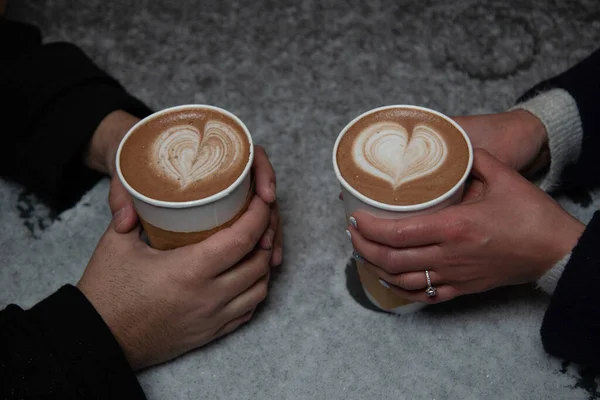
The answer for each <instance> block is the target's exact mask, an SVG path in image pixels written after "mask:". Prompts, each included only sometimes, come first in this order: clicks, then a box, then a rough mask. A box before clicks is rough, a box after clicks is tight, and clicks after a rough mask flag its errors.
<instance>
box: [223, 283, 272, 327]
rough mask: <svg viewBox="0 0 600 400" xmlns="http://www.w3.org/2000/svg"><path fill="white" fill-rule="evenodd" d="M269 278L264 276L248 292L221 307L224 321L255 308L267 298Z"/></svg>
mask: <svg viewBox="0 0 600 400" xmlns="http://www.w3.org/2000/svg"><path fill="white" fill-rule="evenodd" d="M268 286H269V276H268V275H266V276H264V277H263V278H261V279H260V280H258V281H257V282H255V283H254V284H253V285H252V286H251V287H250V288H249V289H248V290H246V291H245V292H244V293H242V294H240V295H239V296H237V297H235V298H234V299H232V300H231V301H230V302H229V303H227V304H226V305H225V307H223V311H222V315H223V320H224V321H230V320H232V319H234V318H237V317H238V316H240V315H243V314H245V313H247V312H248V311H250V310H253V309H254V308H256V306H257V305H258V304H260V303H261V302H263V301H264V300H265V299H266V298H267V292H268Z"/></svg>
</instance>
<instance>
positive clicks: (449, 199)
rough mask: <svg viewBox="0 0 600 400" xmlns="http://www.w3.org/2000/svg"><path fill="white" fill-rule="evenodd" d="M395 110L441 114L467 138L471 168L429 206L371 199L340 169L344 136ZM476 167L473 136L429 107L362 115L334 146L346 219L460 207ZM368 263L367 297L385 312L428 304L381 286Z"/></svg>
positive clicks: (363, 273) (364, 273)
mask: <svg viewBox="0 0 600 400" xmlns="http://www.w3.org/2000/svg"><path fill="white" fill-rule="evenodd" d="M391 108H402V109H412V110H420V111H424V112H427V113H430V114H434V115H437V116H439V117H441V118H443V119H445V120H446V121H448V122H449V123H451V124H452V125H453V126H454V127H455V128H456V129H457V130H458V131H459V132H460V133H461V134H462V135H463V137H464V139H465V141H466V142H467V147H468V149H469V161H468V164H467V168H466V170H465V173H464V174H463V176H462V177H461V178H460V180H459V181H458V182H457V183H456V184H455V185H454V186H453V187H452V188H451V189H450V190H448V191H447V192H446V193H444V194H443V195H441V196H439V197H437V198H435V199H433V200H430V201H427V202H425V203H420V204H414V205H410V206H394V205H390V204H385V203H381V202H379V201H376V200H373V199H370V198H368V197H367V196H365V195H363V194H362V193H360V192H358V191H357V190H356V189H354V188H353V187H352V186H350V184H349V183H348V182H347V181H346V180H345V179H344V177H343V176H342V174H341V173H340V169H339V167H338V165H337V150H338V146H339V144H340V141H341V139H342V137H343V136H344V134H345V133H346V132H347V131H348V129H349V128H350V127H351V126H352V125H354V124H355V123H356V122H357V121H358V120H360V119H362V118H364V117H366V116H367V115H370V114H372V113H375V112H378V111H381V110H387V109H391ZM472 166H473V147H472V145H471V141H470V140H469V137H468V136H467V134H466V132H465V131H464V130H463V129H462V128H461V127H460V125H458V124H457V123H456V122H454V121H453V120H452V119H450V118H449V117H447V116H445V115H444V114H442V113H439V112H437V111H434V110H431V109H428V108H424V107H418V106H411V105H392V106H385V107H379V108H375V109H373V110H370V111H367V112H365V113H363V114H361V115H359V116H358V117H356V118H354V119H353V120H352V121H350V123H348V125H346V126H345V127H344V129H342V131H341V132H340V134H339V136H338V138H337V140H336V141H335V145H334V147H333V169H334V171H335V176H336V177H337V179H338V181H339V182H340V185H341V187H342V194H343V197H344V208H345V211H346V219H348V218H349V217H350V215H352V213H354V212H356V211H363V212H367V213H369V214H371V215H373V216H375V217H377V218H386V219H402V218H406V217H412V216H416V215H421V214H428V213H432V212H435V211H438V210H440V209H442V208H445V207H448V206H450V205H453V204H457V203H459V202H460V201H461V199H462V195H463V190H464V186H465V182H466V180H467V178H468V177H469V175H470V173H471V168H472ZM365 264H369V262H368V261H366V260H365V263H364V264H360V263H358V262H357V263H356V266H357V268H358V273H359V276H360V280H361V283H362V285H363V289H364V291H365V294H366V295H367V297H368V298H369V300H371V302H372V303H373V304H374V305H376V306H377V307H379V308H380V309H382V310H385V311H388V312H391V313H395V314H407V313H411V312H414V311H417V310H420V309H422V308H423V307H424V306H425V304H424V303H415V302H410V301H408V300H406V299H402V298H400V297H399V296H398V295H397V294H396V293H395V292H393V291H392V290H390V289H389V288H386V287H384V286H383V285H382V284H381V283H379V278H378V277H376V276H375V275H374V274H373V273H372V272H370V270H369V269H368V268H366V267H365ZM423 274H425V272H423ZM423 290H425V289H423Z"/></svg>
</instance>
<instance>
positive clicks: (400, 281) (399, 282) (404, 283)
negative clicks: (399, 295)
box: [392, 274, 410, 289]
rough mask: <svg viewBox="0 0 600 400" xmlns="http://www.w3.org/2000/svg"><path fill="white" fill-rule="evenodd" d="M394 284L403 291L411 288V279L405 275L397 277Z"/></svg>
mask: <svg viewBox="0 0 600 400" xmlns="http://www.w3.org/2000/svg"><path fill="white" fill-rule="evenodd" d="M392 283H393V284H394V285H396V286H398V287H401V288H402V289H409V288H410V282H409V279H408V278H407V277H406V276H405V275H404V274H400V275H396V276H395V277H394V280H393V282H392Z"/></svg>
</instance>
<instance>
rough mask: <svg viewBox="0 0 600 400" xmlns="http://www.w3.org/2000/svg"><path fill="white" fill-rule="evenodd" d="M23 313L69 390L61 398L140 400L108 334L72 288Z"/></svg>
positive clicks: (139, 391)
mask: <svg viewBox="0 0 600 400" xmlns="http://www.w3.org/2000/svg"><path fill="white" fill-rule="evenodd" d="M26 313H27V319H28V321H29V322H30V323H31V327H32V328H34V329H35V331H36V336H37V338H38V340H40V341H42V342H43V343H44V347H45V348H46V349H48V351H50V352H51V353H52V357H53V359H54V361H55V365H56V368H57V370H60V371H62V373H61V374H60V376H61V377H62V378H63V379H65V381H64V382H63V384H64V385H66V386H67V387H70V388H69V389H68V390H66V391H65V392H73V393H78V397H81V398H98V399H108V398H123V399H143V398H145V396H144V393H143V391H142V389H141V387H140V385H139V383H138V381H137V379H136V377H135V375H134V373H133V371H132V370H131V368H130V366H129V364H128V362H127V360H126V358H125V356H124V354H123V352H122V350H121V348H120V347H119V345H118V343H117V341H116V340H115V338H114V337H113V335H112V333H111V332H110V329H109V328H108V326H107V325H106V324H105V323H104V320H103V319H102V317H101V316H100V315H99V314H98V312H96V310H95V308H94V307H93V306H92V304H91V303H90V302H89V301H88V300H87V298H86V297H85V296H84V295H83V294H82V293H81V292H80V291H79V290H78V289H77V288H75V287H73V286H71V285H66V286H63V287H62V288H61V289H60V290H58V291H57V292H56V293H54V294H53V295H52V296H50V297H48V298H47V299H45V300H43V301H42V302H40V303H38V304H37V305H36V306H34V307H33V308H32V309H31V310H29V311H27V312H26Z"/></svg>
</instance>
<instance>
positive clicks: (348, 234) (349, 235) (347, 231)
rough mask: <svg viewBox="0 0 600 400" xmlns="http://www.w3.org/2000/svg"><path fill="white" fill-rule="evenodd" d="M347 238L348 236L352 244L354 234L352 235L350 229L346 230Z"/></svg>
mask: <svg viewBox="0 0 600 400" xmlns="http://www.w3.org/2000/svg"><path fill="white" fill-rule="evenodd" d="M346 236H348V241H349V242H350V243H352V234H351V233H350V231H349V230H348V229H346Z"/></svg>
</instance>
